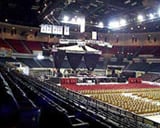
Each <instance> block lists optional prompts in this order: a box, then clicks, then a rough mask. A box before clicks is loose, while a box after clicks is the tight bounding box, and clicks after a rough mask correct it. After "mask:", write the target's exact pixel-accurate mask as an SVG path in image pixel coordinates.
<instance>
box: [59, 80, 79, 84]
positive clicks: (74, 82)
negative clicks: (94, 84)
mask: <svg viewBox="0 0 160 128" xmlns="http://www.w3.org/2000/svg"><path fill="white" fill-rule="evenodd" d="M60 83H61V85H64V84H65V85H76V84H77V78H61V79H60Z"/></svg>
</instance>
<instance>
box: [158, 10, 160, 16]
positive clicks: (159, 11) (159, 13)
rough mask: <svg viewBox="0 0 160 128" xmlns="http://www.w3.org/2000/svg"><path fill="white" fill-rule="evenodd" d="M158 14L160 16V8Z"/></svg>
mask: <svg viewBox="0 0 160 128" xmlns="http://www.w3.org/2000/svg"><path fill="white" fill-rule="evenodd" d="M158 16H159V17H160V9H159V10H158Z"/></svg>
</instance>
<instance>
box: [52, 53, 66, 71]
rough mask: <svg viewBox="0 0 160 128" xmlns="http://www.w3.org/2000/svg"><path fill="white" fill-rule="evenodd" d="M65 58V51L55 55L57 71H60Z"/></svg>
mask: <svg viewBox="0 0 160 128" xmlns="http://www.w3.org/2000/svg"><path fill="white" fill-rule="evenodd" d="M64 57H65V51H63V50H58V51H57V52H55V53H53V58H54V64H55V67H56V68H57V69H60V68H61V66H62V63H63V60H64Z"/></svg>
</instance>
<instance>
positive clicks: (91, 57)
mask: <svg viewBox="0 0 160 128" xmlns="http://www.w3.org/2000/svg"><path fill="white" fill-rule="evenodd" d="M98 59H99V55H98V54H89V53H86V54H84V60H85V64H86V67H87V69H88V70H89V71H93V70H94V69H95V67H96V64H97V63H98Z"/></svg>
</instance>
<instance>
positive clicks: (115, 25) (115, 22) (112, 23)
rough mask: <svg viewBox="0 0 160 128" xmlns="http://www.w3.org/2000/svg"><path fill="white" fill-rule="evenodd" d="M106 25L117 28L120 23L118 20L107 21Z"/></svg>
mask: <svg viewBox="0 0 160 128" xmlns="http://www.w3.org/2000/svg"><path fill="white" fill-rule="evenodd" d="M108 26H109V28H110V29H117V28H119V27H120V24H119V22H118V21H112V22H110V23H109V25H108Z"/></svg>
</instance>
